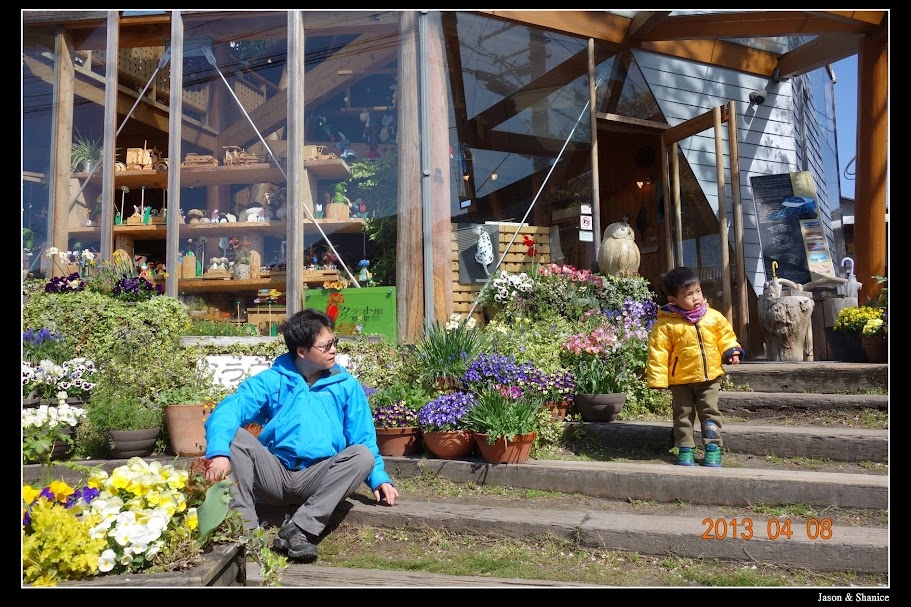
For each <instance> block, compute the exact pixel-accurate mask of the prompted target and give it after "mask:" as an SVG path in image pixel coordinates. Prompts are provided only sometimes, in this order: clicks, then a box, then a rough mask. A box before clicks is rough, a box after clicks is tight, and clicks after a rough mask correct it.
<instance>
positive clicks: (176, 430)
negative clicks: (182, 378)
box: [158, 384, 215, 457]
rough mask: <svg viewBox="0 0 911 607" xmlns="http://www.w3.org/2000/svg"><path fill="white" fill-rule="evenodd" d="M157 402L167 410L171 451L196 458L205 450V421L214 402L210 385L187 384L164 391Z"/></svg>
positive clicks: (166, 422)
mask: <svg viewBox="0 0 911 607" xmlns="http://www.w3.org/2000/svg"><path fill="white" fill-rule="evenodd" d="M158 403H159V404H160V405H161V406H162V408H163V410H164V417H165V429H166V430H167V433H168V444H170V445H171V450H172V451H173V452H174V453H175V454H176V455H179V456H181V457H196V456H200V455H204V454H205V452H206V429H205V423H206V419H208V417H209V414H210V413H211V412H212V409H214V408H215V401H214V399H213V398H212V396H211V384H210V385H209V386H204V385H188V386H180V387H176V388H171V389H170V390H165V391H163V392H162V393H161V394H160V396H159V397H158Z"/></svg>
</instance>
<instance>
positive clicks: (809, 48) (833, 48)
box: [778, 34, 864, 80]
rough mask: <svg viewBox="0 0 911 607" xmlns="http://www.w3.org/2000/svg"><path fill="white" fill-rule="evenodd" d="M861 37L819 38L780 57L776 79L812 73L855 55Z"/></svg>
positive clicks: (849, 35) (846, 35)
mask: <svg viewBox="0 0 911 607" xmlns="http://www.w3.org/2000/svg"><path fill="white" fill-rule="evenodd" d="M863 37H864V36H863V34H831V35H828V36H820V37H818V38H816V39H815V40H812V41H810V42H808V43H807V44H804V45H803V46H800V47H798V48H796V49H794V50H793V51H791V52H789V53H785V54H784V55H782V56H781V59H780V60H779V61H778V69H779V74H778V77H779V78H780V79H782V80H786V79H788V78H793V77H795V76H799V75H801V74H806V73H807V72H812V71H813V70H815V69H818V68H821V67H824V66H826V65H829V64H830V63H835V62H836V61H839V60H841V59H844V58H845V57H850V56H851V55H856V54H857V49H858V44H860V40H861V38H863Z"/></svg>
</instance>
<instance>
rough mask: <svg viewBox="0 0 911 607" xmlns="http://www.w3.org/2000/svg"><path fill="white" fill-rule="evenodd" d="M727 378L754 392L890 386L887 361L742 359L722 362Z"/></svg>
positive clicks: (881, 388) (882, 387) (877, 388)
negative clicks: (883, 362) (878, 362)
mask: <svg viewBox="0 0 911 607" xmlns="http://www.w3.org/2000/svg"><path fill="white" fill-rule="evenodd" d="M724 370H725V372H726V373H727V375H728V381H729V382H730V383H732V384H733V385H735V386H738V387H739V388H743V389H749V390H752V391H754V392H818V393H823V394H834V393H839V392H851V393H856V392H863V391H867V390H888V389H889V365H888V364H876V363H843V362H836V361H818V362H769V361H758V360H754V361H749V360H748V361H744V362H742V363H740V364H739V365H725V366H724Z"/></svg>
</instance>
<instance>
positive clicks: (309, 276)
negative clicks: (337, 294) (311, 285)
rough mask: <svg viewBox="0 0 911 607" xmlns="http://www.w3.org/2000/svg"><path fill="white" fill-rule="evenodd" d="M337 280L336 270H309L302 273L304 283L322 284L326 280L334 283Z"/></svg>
mask: <svg viewBox="0 0 911 607" xmlns="http://www.w3.org/2000/svg"><path fill="white" fill-rule="evenodd" d="M338 279H339V273H338V270H311V271H308V272H304V282H318V283H320V284H322V283H324V282H326V281H327V280H328V281H330V282H335V281H336V280H338Z"/></svg>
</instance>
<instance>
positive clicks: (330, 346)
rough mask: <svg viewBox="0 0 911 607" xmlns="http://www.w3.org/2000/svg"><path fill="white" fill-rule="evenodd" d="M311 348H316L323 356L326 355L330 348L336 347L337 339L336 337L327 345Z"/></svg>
mask: <svg viewBox="0 0 911 607" xmlns="http://www.w3.org/2000/svg"><path fill="white" fill-rule="evenodd" d="M313 347H314V348H316V349H317V350H319V351H320V352H322V353H323V354H327V353H328V352H329V350H331V349H332V348H336V347H338V337H336V338H335V339H333V340H332V341H330V342H329V343H327V344H325V345H322V346H313Z"/></svg>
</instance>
